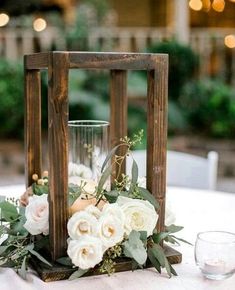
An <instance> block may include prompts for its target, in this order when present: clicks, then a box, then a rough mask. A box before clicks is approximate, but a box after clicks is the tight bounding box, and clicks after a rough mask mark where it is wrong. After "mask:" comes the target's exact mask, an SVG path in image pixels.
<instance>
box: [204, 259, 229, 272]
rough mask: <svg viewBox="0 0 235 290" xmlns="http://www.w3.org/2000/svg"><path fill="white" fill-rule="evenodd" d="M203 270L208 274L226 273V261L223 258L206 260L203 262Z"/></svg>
mask: <svg viewBox="0 0 235 290" xmlns="http://www.w3.org/2000/svg"><path fill="white" fill-rule="evenodd" d="M203 270H204V271H205V272H207V273H210V274H224V273H226V263H225V262H224V261H223V260H219V259H218V260H216V259H214V260H207V261H205V263H204V267H203Z"/></svg>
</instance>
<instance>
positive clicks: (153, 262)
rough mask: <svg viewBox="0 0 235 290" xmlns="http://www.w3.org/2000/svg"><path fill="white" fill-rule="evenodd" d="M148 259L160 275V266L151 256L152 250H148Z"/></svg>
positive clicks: (152, 255)
mask: <svg viewBox="0 0 235 290" xmlns="http://www.w3.org/2000/svg"><path fill="white" fill-rule="evenodd" d="M148 258H149V260H150V262H151V263H152V265H153V266H154V267H155V269H156V270H157V271H158V273H160V274H161V272H162V271H161V265H160V263H159V261H158V260H157V259H156V257H155V256H154V254H153V251H152V248H149V249H148Z"/></svg>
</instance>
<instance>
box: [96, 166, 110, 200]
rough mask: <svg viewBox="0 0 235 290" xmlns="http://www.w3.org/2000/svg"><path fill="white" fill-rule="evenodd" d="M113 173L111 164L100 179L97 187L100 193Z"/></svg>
mask: <svg viewBox="0 0 235 290" xmlns="http://www.w3.org/2000/svg"><path fill="white" fill-rule="evenodd" d="M111 173H112V166H111V165H110V166H109V167H107V168H106V169H105V171H104V172H103V174H102V175H101V178H100V181H99V183H98V187H97V193H98V194H99V193H101V192H102V190H103V186H104V184H105V182H106V181H107V179H108V178H109V177H110V175H111Z"/></svg>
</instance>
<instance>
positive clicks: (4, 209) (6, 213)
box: [0, 201, 18, 222]
mask: <svg viewBox="0 0 235 290" xmlns="http://www.w3.org/2000/svg"><path fill="white" fill-rule="evenodd" d="M0 209H1V216H2V217H3V218H4V219H5V220H6V221H7V222H11V221H12V220H15V219H17V217H18V211H17V208H16V206H15V205H13V204H12V203H10V202H8V201H2V202H1V203H0Z"/></svg>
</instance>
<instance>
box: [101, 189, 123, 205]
mask: <svg viewBox="0 0 235 290" xmlns="http://www.w3.org/2000/svg"><path fill="white" fill-rule="evenodd" d="M104 196H105V197H106V199H107V200H108V202H109V203H114V202H116V201H117V198H118V196H119V191H118V190H111V191H108V192H105V194H104Z"/></svg>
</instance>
